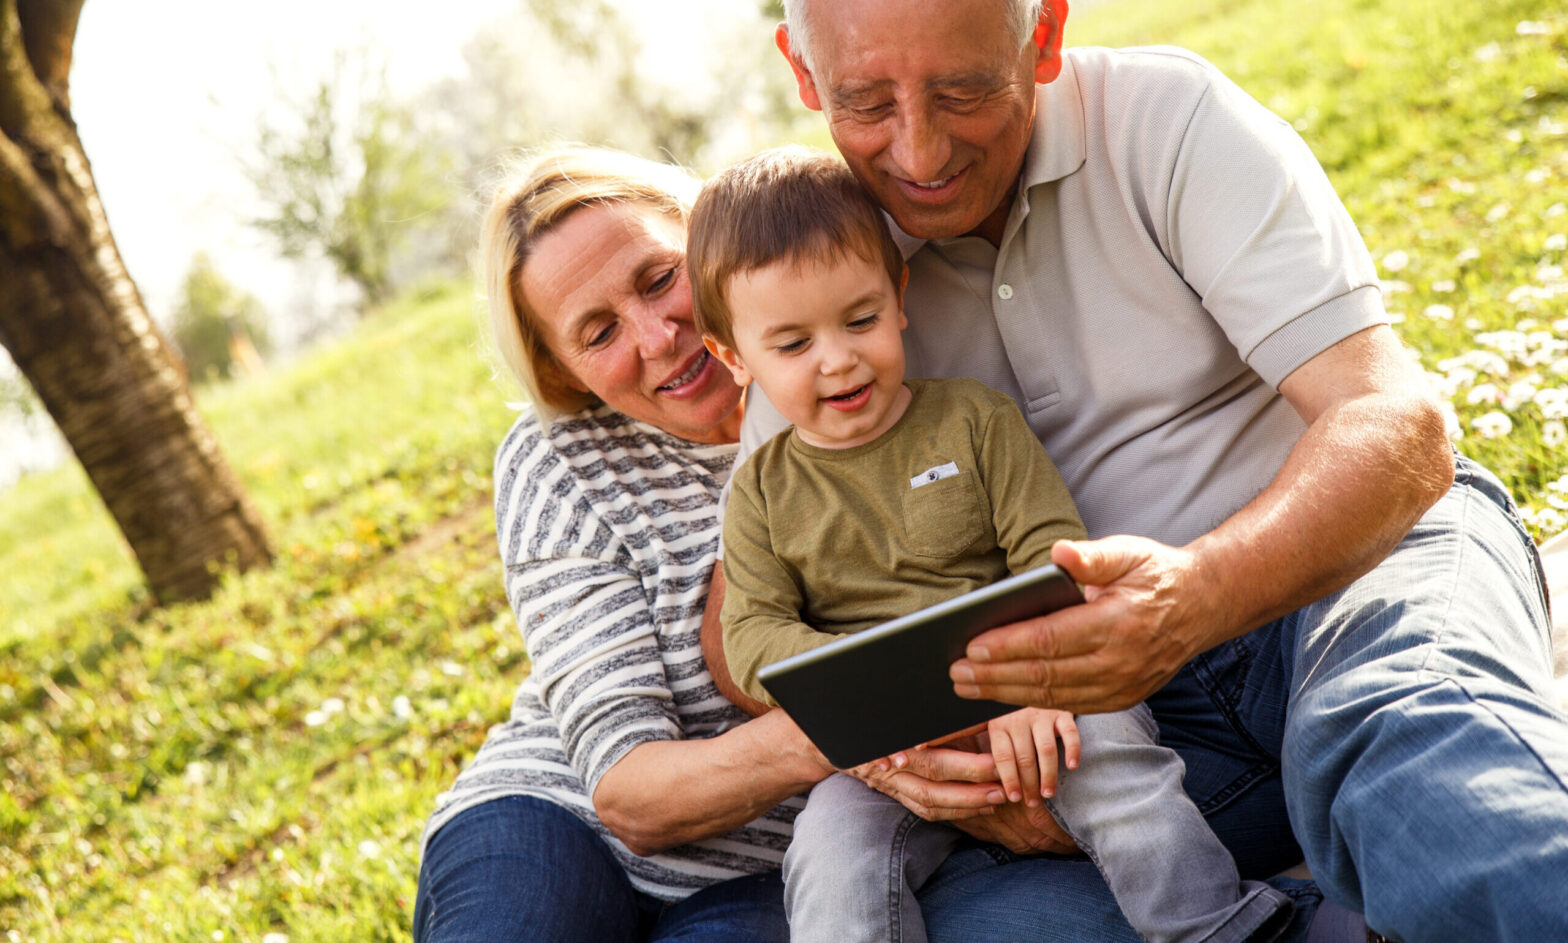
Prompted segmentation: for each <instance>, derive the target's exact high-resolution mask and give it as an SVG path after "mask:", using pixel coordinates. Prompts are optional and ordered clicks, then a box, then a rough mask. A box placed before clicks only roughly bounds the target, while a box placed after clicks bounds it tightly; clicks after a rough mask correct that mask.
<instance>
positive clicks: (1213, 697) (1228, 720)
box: [1192, 636, 1280, 816]
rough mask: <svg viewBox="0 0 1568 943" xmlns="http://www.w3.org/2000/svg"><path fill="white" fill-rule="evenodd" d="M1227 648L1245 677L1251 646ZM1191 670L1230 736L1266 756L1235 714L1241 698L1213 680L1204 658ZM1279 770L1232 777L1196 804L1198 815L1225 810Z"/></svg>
mask: <svg viewBox="0 0 1568 943" xmlns="http://www.w3.org/2000/svg"><path fill="white" fill-rule="evenodd" d="M1230 648H1231V651H1232V652H1234V653H1235V656H1236V663H1237V664H1236V667H1237V669H1238V670H1239V672H1240V674H1241V675H1243V676H1245V675H1246V674H1247V672H1248V670H1249V669H1250V668H1251V665H1252V662H1253V660H1254V659H1255V657H1256V653H1255V652H1254V651H1253V650H1252V646H1251V645H1250V644H1249V643H1248V642H1247V641H1246V636H1242V637H1240V638H1237V639H1235V640H1233V641H1232V642H1231V646H1230ZM1192 670H1193V673H1194V674H1195V675H1196V676H1197V677H1198V681H1199V684H1200V687H1201V688H1202V690H1203V692H1204V695H1205V696H1206V697H1207V698H1208V699H1209V701H1210V703H1212V704H1213V705H1214V707H1215V710H1217V711H1218V712H1219V714H1220V716H1221V717H1223V718H1224V719H1225V725H1226V726H1227V727H1229V728H1230V730H1231V732H1232V733H1233V734H1234V735H1235V736H1237V737H1238V738H1240V739H1241V741H1242V742H1243V743H1245V744H1246V745H1247V746H1248V747H1249V748H1251V750H1252V751H1253V754H1254V755H1255V756H1258V757H1260V758H1261V757H1266V756H1268V755H1269V753H1268V751H1267V750H1265V749H1264V748H1263V745H1262V744H1261V743H1259V742H1258V740H1257V738H1256V737H1254V736H1253V735H1252V731H1251V730H1250V729H1248V727H1247V725H1246V724H1244V723H1242V721H1241V718H1240V717H1239V716H1238V714H1237V711H1236V707H1237V705H1238V704H1239V703H1240V701H1241V696H1240V694H1232V693H1230V692H1229V689H1227V688H1226V687H1225V686H1224V685H1222V684H1221V683H1220V681H1219V679H1218V678H1217V677H1215V674H1214V672H1213V671H1212V670H1211V669H1210V667H1209V661H1208V659H1207V658H1198V659H1195V660H1194V661H1193V662H1192ZM1279 769H1280V765H1279V763H1278V762H1274V763H1267V762H1260V763H1253V764H1252V765H1250V766H1248V767H1247V768H1246V769H1245V770H1243V771H1242V772H1240V773H1239V774H1238V775H1236V776H1235V777H1233V778H1232V779H1231V781H1230V782H1228V783H1226V784H1225V786H1224V787H1223V788H1221V789H1219V790H1217V791H1215V792H1213V793H1211V794H1210V795H1209V796H1208V797H1207V798H1205V799H1204V800H1203V801H1202V802H1200V803H1197V806H1198V811H1199V812H1200V813H1202V814H1203V815H1205V816H1208V815H1210V814H1212V813H1214V812H1216V811H1218V810H1220V809H1223V808H1224V807H1225V806H1227V805H1229V804H1230V802H1231V801H1232V800H1233V799H1235V798H1236V797H1237V796H1239V795H1241V794H1242V793H1244V792H1246V791H1247V790H1248V789H1250V788H1252V786H1253V785H1255V784H1256V783H1258V782H1259V781H1260V780H1263V779H1266V778H1268V777H1269V776H1271V775H1273V774H1275V773H1276V772H1278V771H1279Z"/></svg>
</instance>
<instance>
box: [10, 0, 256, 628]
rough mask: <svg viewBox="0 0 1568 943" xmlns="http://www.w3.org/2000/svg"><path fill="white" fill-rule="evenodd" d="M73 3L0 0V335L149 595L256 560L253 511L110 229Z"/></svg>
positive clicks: (183, 591)
mask: <svg viewBox="0 0 1568 943" xmlns="http://www.w3.org/2000/svg"><path fill="white" fill-rule="evenodd" d="M81 5H82V0H0V345H4V346H5V348H6V349H7V350H8V351H9V352H10V354H11V357H12V359H13V360H15V361H16V364H17V366H18V367H19V368H20V369H21V371H22V373H23V375H25V376H26V377H27V379H28V381H29V382H30V383H31V384H32V386H33V388H34V390H36V391H37V393H38V397H39V399H40V400H42V402H43V404H44V406H45V407H46V408H47V409H48V410H49V413H50V415H51V416H52V417H53V418H54V421H55V422H56V424H58V425H59V427H60V431H61V432H62V433H63V434H64V436H65V439H66V441H67V442H69V443H70V445H71V448H72V450H73V451H74V452H75V453H76V456H77V458H78V459H79V460H80V461H81V463H82V466H83V468H84V469H86V471H87V475H88V477H89V478H90V479H91V480H92V483H93V485H94V487H96V488H97V489H98V493H99V495H100V496H101V497H102V498H103V501H104V504H105V505H107V506H108V509H109V512H110V514H111V515H113V517H114V519H115V521H116V523H118V524H119V526H120V530H121V532H122V533H123V534H124V535H125V538H126V541H127V542H128V543H129V544H130V547H131V551H132V552H133V553H134V554H135V555H136V559H137V562H138V563H139V564H140V565H141V568H142V572H143V573H144V574H145V575H146V578H147V582H148V585H149V586H150V587H151V589H152V592H153V595H154V596H155V597H156V598H157V599H158V600H159V601H160V602H173V601H178V600H185V599H196V598H202V597H205V596H207V595H208V594H210V593H211V591H212V589H213V587H214V586H215V585H216V583H217V580H218V578H219V573H218V571H219V570H220V569H221V568H224V567H231V566H232V567H237V568H239V569H248V568H250V567H253V566H258V565H265V564H267V563H268V562H270V560H271V551H270V549H269V547H268V543H267V537H266V533H265V530H264V528H263V527H262V524H261V519H260V517H259V515H257V513H256V512H255V510H254V508H253V507H252V506H251V504H250V501H249V499H248V498H247V497H246V495H245V492H244V489H243V488H242V487H241V485H240V483H239V480H238V478H237V477H236V476H235V475H234V473H233V472H232V471H231V470H230V468H229V466H228V464H227V463H226V462H225V461H224V459H223V456H222V454H221V453H220V451H219V449H218V445H217V442H216V440H215V439H214V438H213V437H212V435H211V433H210V432H208V431H207V429H206V426H205V425H204V424H203V422H202V421H201V417H200V416H199V415H198V414H197V412H196V408H195V404H194V403H193V402H192V400H191V395H190V387H189V383H188V381H187V379H186V377H185V373H184V368H183V365H182V364H181V362H180V360H179V357H178V355H177V354H176V353H174V351H173V349H172V348H171V347H170V346H169V344H168V342H167V341H165V340H164V338H163V336H162V335H161V334H160V333H159V331H158V329H157V327H156V326H155V325H154V324H153V322H152V319H151V318H150V317H148V315H147V310H146V308H145V306H144V305H143V303H142V299H141V295H140V293H139V292H138V291H137V289H136V285H135V283H134V282H132V281H131V278H130V275H129V274H128V273H127V272H126V270H125V265H124V263H123V262H122V261H121V259H120V253H119V249H118V248H117V247H116V246H115V243H114V238H113V236H112V235H111V233H110V231H109V224H108V220H107V218H106V216H105V215H104V211H103V205H102V203H101V202H100V201H99V198H98V191H97V187H96V185H95V184H94V183H93V178H92V170H91V167H90V165H89V164H88V161H87V155H86V154H85V153H84V152H83V150H82V145H81V141H80V139H79V138H78V137H77V134H76V127H75V123H74V122H73V121H72V119H71V115H70V106H69V97H68V86H67V83H66V78H67V75H68V73H69V69H70V61H71V47H72V44H73V42H74V40H75V35H76V23H77V18H78V14H79V12H80V10H81Z"/></svg>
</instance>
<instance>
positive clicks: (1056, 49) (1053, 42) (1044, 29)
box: [1034, 0, 1067, 85]
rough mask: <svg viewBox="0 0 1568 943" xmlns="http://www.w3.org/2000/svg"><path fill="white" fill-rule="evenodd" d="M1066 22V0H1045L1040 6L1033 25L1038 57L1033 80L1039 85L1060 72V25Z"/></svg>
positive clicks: (1054, 77) (1062, 25)
mask: <svg viewBox="0 0 1568 943" xmlns="http://www.w3.org/2000/svg"><path fill="white" fill-rule="evenodd" d="M1066 24H1067V0H1045V2H1044V3H1043V4H1042V5H1041V7H1040V22H1038V23H1036V24H1035V26H1034V45H1035V48H1036V49H1037V50H1039V53H1040V55H1039V58H1038V59H1036V60H1035V62H1034V80H1035V82H1036V83H1038V84H1040V85H1046V84H1049V83H1051V82H1054V81H1056V77H1057V76H1058V75H1061V74H1062V27H1064V26H1065V25H1066Z"/></svg>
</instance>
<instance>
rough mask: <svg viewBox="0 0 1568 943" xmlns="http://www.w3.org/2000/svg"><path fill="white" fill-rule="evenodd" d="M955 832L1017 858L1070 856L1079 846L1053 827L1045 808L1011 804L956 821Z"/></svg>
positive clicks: (1053, 822)
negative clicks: (1000, 849) (1049, 855)
mask: <svg viewBox="0 0 1568 943" xmlns="http://www.w3.org/2000/svg"><path fill="white" fill-rule="evenodd" d="M949 824H951V825H952V826H953V827H954V828H956V829H959V830H960V831H962V832H964V833H965V834H967V835H970V836H972V837H974V838H978V839H980V840H981V841H988V842H992V843H994V844H997V845H1001V846H1002V847H1004V848H1006V849H1007V850H1008V851H1011V852H1014V853H1016V854H1020V855H1033V854H1040V853H1042V852H1046V853H1049V854H1053V855H1073V854H1077V853H1078V846H1077V845H1075V844H1073V839H1072V836H1071V835H1068V834H1067V833H1066V832H1065V831H1063V830H1062V827H1061V826H1060V825H1058V824H1056V819H1054V818H1052V817H1051V813H1050V812H1049V811H1047V810H1046V808H1045V806H1043V805H1037V806H1027V805H1024V804H1023V803H1021V802H1010V803H1008V804H1007V805H1004V806H998V807H997V808H996V811H995V813H994V814H991V815H981V816H975V817H973V818H967V819H956V820H954V821H952V822H950V823H949Z"/></svg>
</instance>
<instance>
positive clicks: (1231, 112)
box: [1165, 64, 1388, 388]
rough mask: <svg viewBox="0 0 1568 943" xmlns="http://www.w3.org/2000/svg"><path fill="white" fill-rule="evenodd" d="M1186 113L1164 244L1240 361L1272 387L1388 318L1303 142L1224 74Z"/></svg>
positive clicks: (1342, 213)
mask: <svg viewBox="0 0 1568 943" xmlns="http://www.w3.org/2000/svg"><path fill="white" fill-rule="evenodd" d="M1200 74H1201V76H1202V77H1203V78H1204V79H1206V81H1207V87H1206V88H1204V89H1203V90H1202V91H1201V93H1200V94H1199V95H1198V97H1197V99H1196V105H1195V107H1194V108H1193V110H1192V113H1191V115H1190V117H1189V118H1188V120H1187V124H1186V128H1185V130H1184V132H1183V134H1182V138H1181V143H1180V147H1179V149H1178V151H1177V153H1176V156H1175V161H1174V166H1173V167H1172V169H1171V172H1170V191H1169V193H1170V195H1169V199H1168V200H1167V201H1166V203H1165V207H1166V212H1167V220H1166V234H1167V246H1166V248H1167V251H1168V252H1169V253H1170V256H1171V259H1172V262H1173V263H1174V264H1175V266H1176V268H1177V269H1178V270H1180V271H1181V273H1182V276H1183V278H1185V279H1186V281H1187V283H1188V284H1189V285H1191V286H1192V288H1193V290H1194V291H1196V292H1197V293H1198V295H1199V296H1200V297H1201V298H1202V299H1203V305H1204V307H1205V308H1206V309H1207V310H1208V311H1209V313H1210V314H1211V315H1212V316H1213V317H1214V319H1215V321H1216V322H1217V323H1218V324H1219V326H1220V328H1221V329H1222V330H1223V331H1224V332H1225V334H1226V336H1227V337H1228V338H1229V339H1230V342H1231V343H1232V345H1233V346H1234V347H1235V348H1236V350H1237V351H1238V352H1239V353H1240V355H1241V357H1242V358H1243V359H1244V360H1245V361H1246V362H1247V364H1248V365H1249V366H1251V367H1252V369H1253V370H1254V371H1256V372H1257V373H1258V375H1259V376H1261V377H1262V378H1263V379H1264V380H1265V381H1266V382H1268V383H1269V384H1270V385H1272V386H1274V387H1276V388H1277V387H1278V386H1279V384H1280V383H1281V382H1282V381H1283V380H1284V379H1285V378H1286V377H1287V376H1289V375H1290V373H1291V372H1292V371H1294V370H1295V369H1296V368H1297V367H1299V366H1301V365H1302V364H1304V363H1305V362H1306V361H1308V360H1310V359H1311V358H1312V357H1314V356H1316V355H1317V354H1319V353H1321V352H1322V351H1324V350H1326V349H1327V348H1329V347H1331V346H1333V345H1334V344H1335V343H1337V342H1338V341H1340V340H1343V339H1344V338H1346V337H1349V336H1350V335H1351V334H1354V333H1356V332H1358V331H1361V330H1363V329H1365V328H1368V327H1371V326H1373V325H1377V324H1386V323H1388V316H1387V314H1386V313H1385V311H1384V308H1383V301H1382V296H1381V292H1380V290H1379V287H1378V280H1377V270H1376V267H1375V266H1374V265H1373V262H1372V258H1371V255H1370V254H1369V253H1368V252H1367V249H1366V244H1365V242H1364V241H1363V240H1362V238H1361V235H1360V233H1359V232H1357V230H1356V227H1355V224H1354V223H1353V222H1352V221H1351V219H1350V214H1349V212H1348V211H1346V209H1345V206H1344V204H1343V202H1341V200H1340V198H1339V196H1338V194H1337V193H1335V191H1334V188H1333V186H1332V185H1331V184H1330V183H1329V180H1328V177H1327V175H1326V174H1325V173H1324V172H1323V168H1322V167H1321V165H1319V163H1318V161H1317V158H1316V157H1314V156H1313V154H1312V152H1311V150H1310V149H1308V147H1307V145H1306V143H1305V142H1304V141H1302V139H1301V137H1300V136H1299V135H1298V134H1296V132H1295V130H1294V129H1293V128H1291V127H1290V125H1289V124H1287V123H1286V122H1285V121H1284V120H1283V119H1281V118H1280V117H1279V116H1277V115H1275V114H1273V113H1272V112H1270V111H1269V110H1268V109H1266V108H1264V107H1263V106H1262V105H1261V104H1259V103H1258V102H1257V101H1256V100H1255V99H1253V98H1252V97H1251V96H1249V95H1248V94H1247V93H1246V92H1244V91H1242V89H1241V88H1240V87H1238V86H1237V85H1236V84H1235V83H1234V82H1232V81H1231V80H1230V79H1228V78H1226V77H1225V76H1224V75H1223V74H1221V73H1220V72H1219V71H1218V70H1216V69H1214V68H1212V67H1210V66H1207V65H1206V64H1204V67H1203V68H1202V70H1201V73H1200Z"/></svg>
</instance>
